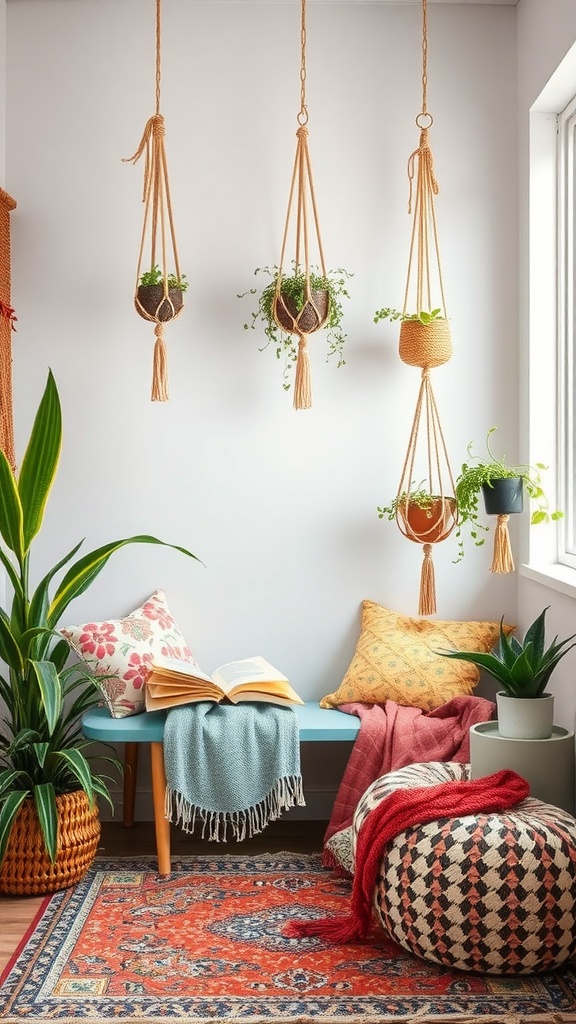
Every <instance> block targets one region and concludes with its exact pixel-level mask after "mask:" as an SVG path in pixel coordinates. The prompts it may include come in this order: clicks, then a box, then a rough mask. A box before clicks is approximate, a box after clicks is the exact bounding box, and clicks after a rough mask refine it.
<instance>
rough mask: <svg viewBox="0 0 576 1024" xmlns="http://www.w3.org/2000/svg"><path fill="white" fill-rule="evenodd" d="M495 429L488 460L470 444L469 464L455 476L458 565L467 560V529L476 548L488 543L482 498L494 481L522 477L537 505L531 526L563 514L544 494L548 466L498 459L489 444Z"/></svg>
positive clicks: (492, 430)
mask: <svg viewBox="0 0 576 1024" xmlns="http://www.w3.org/2000/svg"><path fill="white" fill-rule="evenodd" d="M496 430H497V427H490V428H489V430H488V432H487V434H486V441H485V445H486V453H487V457H486V456H485V457H481V456H480V455H476V454H475V453H474V451H473V447H474V443H473V442H472V441H471V442H470V444H469V445H468V447H467V449H466V450H467V453H468V460H469V461H467V462H463V463H462V469H461V471H460V473H459V475H458V476H457V477H456V501H457V503H458V528H457V530H456V540H457V543H458V556H457V558H456V559H455V560H454V561H455V562H456V563H458V562H461V561H462V559H463V557H464V537H463V533H462V531H463V528H464V527H465V528H466V529H467V530H468V531H469V533H470V536H471V538H472V540H473V542H474V544H475V545H476V547H481V546H482V545H483V544H484V542H485V539H486V538H485V537H484V536H482V533H487V532H488V530H489V527H488V526H486V525H485V524H484V523H481V522H480V519H479V515H480V507H479V499H480V493H481V491H482V485H483V484H487V485H488V486H491V485H492V481H494V480H511V479H514V478H515V477H520V478H521V479H522V482H523V484H524V487H525V489H526V493H527V494H528V496H529V498H530V500H531V501H532V502H533V504H534V506H535V507H534V508H533V510H532V513H531V515H530V523H531V525H532V526H537V525H538V523H549V522H550V521H552V520H554V521H556V520H558V519H561V518H562V517H563V515H564V513H563V512H561V511H560V510H558V509H554V510H552V509H551V508H550V502H549V500H548V498H547V497H546V494H545V492H544V488H543V486H542V473H543V472H545V471H546V470H547V469H548V467H547V466H545V465H544V464H543V463H542V462H536V463H534V465H530V466H529V465H520V466H509V465H508V464H507V462H506V457H505V456H504V455H503V456H501V457H500V458H496V456H495V455H494V453H493V451H492V447H491V444H490V439H491V437H492V434H493V433H494V432H495V431H496Z"/></svg>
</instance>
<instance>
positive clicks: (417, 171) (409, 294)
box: [377, 0, 458, 615]
mask: <svg viewBox="0 0 576 1024" xmlns="http://www.w3.org/2000/svg"><path fill="white" fill-rule="evenodd" d="M427 56H428V36H427V0H423V3H422V110H421V112H420V113H419V114H418V117H417V118H416V124H417V126H418V128H419V129H420V140H419V145H418V148H417V149H416V150H415V151H414V152H413V153H412V154H411V156H410V158H409V160H408V178H409V183H410V193H409V200H408V213H409V214H411V215H412V217H413V224H412V236H411V241H410V254H409V259H408V274H407V278H406V291H405V294H404V307H403V310H402V313H396V312H394V311H392V310H383V311H382V314H384V315H385V314H388V315H390V314H391V319H399V320H400V321H401V323H400V338H399V355H400V358H401V359H402V361H403V362H405V363H407V364H408V365H410V366H419V367H421V369H422V375H421V384H420V390H419V393H418V399H417V403H416V410H415V414H414V421H413V424H412V430H411V433H410V439H409V443H408V450H407V453H406V459H405V462H404V467H403V470H402V476H401V478H400V483H399V486H398V492H397V496H396V522H397V524H398V527H399V529H400V531H401V533H403V534H404V536H405V537H407V538H408V539H409V540H411V541H414V542H415V543H418V544H422V545H423V556H424V557H423V563H422V571H421V577H420V597H419V607H418V614H419V615H432V614H434V613H435V612H436V584H435V574H434V563H433V561H432V552H433V548H434V545H435V544H439V543H440V542H441V541H443V540H446V538H447V537H449V536H450V534H451V533H452V531H453V530H454V527H455V526H456V524H457V521H458V518H457V516H458V510H457V504H456V499H455V497H454V495H455V484H454V478H453V475H452V471H451V468H450V463H449V459H448V453H447V449H446V443H445V440H444V435H443V432H442V427H441V424H440V417H439V414H438V408H437V405H436V400H435V397H434V392H433V388H432V378H431V373H430V371H431V369H433V368H434V367H436V366H440V365H442V363H445V362H447V361H448V360H449V359H450V357H451V355H452V341H451V336H450V327H449V324H448V316H447V311H446V301H445V298H444V282H443V279H442V267H441V262H440V249H439V244H438V230H437V225H436V215H435V209H434V197H435V196H436V195H437V193H438V183H437V181H436V177H435V174H434V161H433V158H432V150H431V148H430V140H429V130H430V128H431V126H432V123H433V118H432V116H431V115H430V114H429V113H428V109H427ZM435 288H436V289H437V294H436V296H434V289H435ZM434 298H435V299H436V305H435V302H434ZM411 299H413V300H414V307H413V309H412V308H411V307H410V301H411ZM438 300H439V304H438ZM377 318H380V314H377ZM416 492H419V497H418V500H416ZM423 493H424V494H425V497H424V499H423V498H422V494H423Z"/></svg>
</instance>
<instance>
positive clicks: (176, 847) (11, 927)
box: [0, 821, 327, 972]
mask: <svg viewBox="0 0 576 1024" xmlns="http://www.w3.org/2000/svg"><path fill="white" fill-rule="evenodd" d="M326 826H327V822H325V821H290V822H283V821H278V822H274V823H273V824H272V825H269V826H268V828H266V829H265V830H264V832H262V833H261V835H259V836H255V837H254V838H253V839H247V840H245V842H243V843H236V842H231V843H226V844H216V843H208V842H205V841H203V840H201V839H196V838H195V837H194V836H189V835H186V833H185V832H182V831H181V830H180V829H172V835H171V847H172V854H173V855H174V856H184V855H186V854H188V855H191V856H192V855H195V854H196V855H197V854H202V853H214V852H215V851H216V848H217V852H225V853H227V854H234V853H237V854H258V853H274V852H276V853H277V852H279V851H281V850H290V851H291V852H293V853H316V852H320V851H321V849H322V839H323V836H324V832H325V830H326ZM155 854H156V844H155V839H154V824H153V822H151V821H150V822H139V823H136V824H135V825H133V826H132V828H129V829H127V828H124V827H123V826H122V825H120V824H118V823H116V822H103V823H102V835H101V840H100V846H99V848H98V855H99V856H107V857H138V856H144V857H147V856H151V857H153V856H155ZM43 899H44V897H43V896H1V895H0V972H1V971H2V968H3V967H4V966H5V964H7V963H8V960H9V959H10V957H11V956H12V953H13V952H14V950H15V949H16V947H17V946H18V943H19V941H20V939H21V938H22V936H23V935H24V934H25V933H26V930H27V929H28V927H29V925H30V924H31V922H32V921H33V920H34V917H35V915H36V914H37V912H38V910H39V909H40V906H41V905H42V901H43Z"/></svg>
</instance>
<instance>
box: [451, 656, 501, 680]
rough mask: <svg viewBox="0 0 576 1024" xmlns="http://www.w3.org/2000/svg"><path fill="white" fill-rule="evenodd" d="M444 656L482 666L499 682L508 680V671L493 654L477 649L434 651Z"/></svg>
mask: <svg viewBox="0 0 576 1024" xmlns="http://www.w3.org/2000/svg"><path fill="white" fill-rule="evenodd" d="M436 653H437V654H441V655H442V656H443V657H444V658H454V659H455V660H457V661H469V662H471V663H472V664H473V665H477V666H478V667H479V668H483V669H485V670H486V672H488V673H489V674H490V675H491V676H494V678H495V679H497V680H498V681H499V682H506V681H507V680H508V672H507V670H506V669H505V668H504V666H503V665H502V663H501V662H500V661H498V658H496V657H495V656H494V655H493V654H485V653H481V652H478V651H443V650H439V651H436Z"/></svg>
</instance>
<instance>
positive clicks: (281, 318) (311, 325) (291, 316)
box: [274, 289, 330, 334]
mask: <svg viewBox="0 0 576 1024" xmlns="http://www.w3.org/2000/svg"><path fill="white" fill-rule="evenodd" d="M310 298H311V301H309V302H305V303H304V305H303V307H302V309H301V310H300V312H298V310H297V308H296V303H295V302H294V300H293V299H292V298H291V296H289V295H283V294H282V292H281V293H280V296H279V298H276V299H275V301H274V319H275V320H276V322H277V323H278V324H279V326H280V327H281V328H282V330H284V331H287V332H288V334H293V333H294V332H300V333H301V334H312V333H313V332H314V331H319V330H320V329H321V328H322V327H324V326H325V325H326V321H327V320H328V314H329V312H330V294H329V292H328V291H324V290H319V291H316V290H314V289H313V290H312V291H311V292H310Z"/></svg>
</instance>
